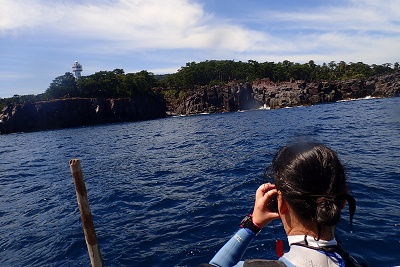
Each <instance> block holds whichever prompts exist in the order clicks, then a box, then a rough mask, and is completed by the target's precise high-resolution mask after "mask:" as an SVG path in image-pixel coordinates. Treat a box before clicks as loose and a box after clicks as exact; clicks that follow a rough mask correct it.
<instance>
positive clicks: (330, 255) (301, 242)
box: [208, 143, 360, 267]
mask: <svg viewBox="0 0 400 267" xmlns="http://www.w3.org/2000/svg"><path fill="white" fill-rule="evenodd" d="M268 170H272V175H273V177H274V178H275V184H270V183H266V184H263V185H261V186H260V187H259V188H258V189H257V191H256V196H255V198H256V200H255V204H254V209H253V213H252V214H251V215H249V216H247V217H245V219H244V220H243V221H242V222H241V229H240V230H239V231H238V232H237V233H236V234H235V235H234V236H233V237H232V238H231V239H230V240H229V241H228V242H227V243H226V244H225V245H224V246H223V247H222V248H221V249H220V251H219V252H218V253H217V254H216V255H215V256H214V257H213V259H212V260H211V261H210V265H212V266H221V267H225V266H285V265H286V266H340V267H343V266H360V265H358V264H357V263H356V262H355V261H354V260H353V259H352V258H351V257H350V256H348V254H347V253H344V252H343V250H342V249H341V248H340V246H339V244H338V243H337V241H336V239H335V226H336V224H337V223H338V222H339V220H340V213H341V209H342V208H344V206H345V205H346V201H347V202H348V203H349V206H350V223H351V221H352V217H353V214H354V211H355V200H354V198H353V197H352V196H350V195H349V194H348V189H347V185H346V176H345V171H344V168H343V165H342V164H341V162H340V160H339V159H338V157H337V155H336V153H335V152H333V151H332V150H331V149H329V148H327V147H326V146H324V145H322V144H318V143H298V144H294V145H291V146H285V147H283V148H281V149H280V150H279V151H278V152H277V153H276V154H275V156H274V159H273V161H272V165H271V168H268V169H267V172H266V173H268ZM274 198H277V207H275V208H276V211H274V209H275V208H274V207H273V205H271V203H273V202H271V200H273V199H274ZM277 218H280V219H281V220H282V223H283V226H284V229H285V232H286V234H287V236H288V241H289V245H290V250H289V252H286V253H285V254H283V248H282V254H283V255H281V257H280V258H279V261H263V260H251V261H245V262H243V261H240V259H241V257H242V256H243V254H244V252H245V250H246V249H247V247H248V245H249V244H250V243H251V241H252V240H253V238H254V237H255V236H256V235H257V234H258V232H259V231H260V230H261V229H262V228H263V227H264V226H266V225H267V224H269V223H270V222H271V221H272V220H274V219H277ZM208 266H209V265H208Z"/></svg>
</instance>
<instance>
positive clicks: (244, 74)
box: [0, 60, 400, 110]
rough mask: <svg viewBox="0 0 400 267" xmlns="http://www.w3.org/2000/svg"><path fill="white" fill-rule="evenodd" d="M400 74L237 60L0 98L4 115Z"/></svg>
mask: <svg viewBox="0 0 400 267" xmlns="http://www.w3.org/2000/svg"><path fill="white" fill-rule="evenodd" d="M399 69H400V66H399V63H398V62H396V63H394V64H392V63H385V64H381V65H377V64H372V65H368V64H365V63H362V62H357V63H353V62H350V63H346V62H344V61H340V62H339V63H336V62H335V61H331V62H329V63H323V64H322V65H317V64H315V62H314V61H313V60H310V61H309V62H308V63H304V64H300V63H294V62H291V61H288V60H285V61H283V62H278V63H275V62H263V63H260V62H257V61H254V60H249V61H248V62H242V61H238V62H236V61H234V60H207V61H203V62H199V63H196V62H189V63H186V65H185V66H183V67H181V68H180V69H179V70H178V71H177V72H176V73H173V74H166V75H154V74H153V73H151V72H148V71H146V70H143V71H140V72H137V73H125V72H124V70H123V69H115V70H113V71H99V72H96V73H94V74H92V75H88V76H82V77H81V78H80V79H76V78H75V77H74V76H73V74H72V73H71V72H66V73H65V74H64V75H62V76H59V77H56V78H55V79H54V80H53V81H52V83H51V84H50V85H49V87H48V88H47V89H46V91H45V92H44V93H42V94H38V95H14V96H13V97H11V98H4V99H2V98H0V110H2V109H3V108H4V107H5V106H7V105H9V104H18V103H26V102H38V101H48V100H52V99H62V98H106V99H108V98H125V97H127V98H129V97H135V96H138V95H149V96H150V95H153V96H155V95H159V94H161V95H162V96H164V97H166V98H168V99H174V98H175V99H178V98H181V97H183V95H184V93H185V92H187V91H190V90H193V89H196V88H198V87H200V86H214V85H224V84H227V83H229V82H238V83H245V82H249V83H251V82H254V81H255V80H257V79H270V80H271V81H272V82H285V81H293V80H303V81H306V82H313V81H334V80H346V79H353V78H357V79H365V78H369V77H371V76H374V75H381V74H389V73H393V72H396V71H398V70H399Z"/></svg>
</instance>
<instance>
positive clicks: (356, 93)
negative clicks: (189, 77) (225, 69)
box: [0, 72, 400, 134]
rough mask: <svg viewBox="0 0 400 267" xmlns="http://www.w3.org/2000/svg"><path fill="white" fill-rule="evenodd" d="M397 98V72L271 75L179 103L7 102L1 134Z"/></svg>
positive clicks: (150, 99) (144, 99)
mask: <svg viewBox="0 0 400 267" xmlns="http://www.w3.org/2000/svg"><path fill="white" fill-rule="evenodd" d="M367 96H371V97H398V96H400V72H397V73H395V74H390V75H381V76H375V77H372V78H369V79H365V80H361V79H352V80H345V81H334V82H311V83H306V82H304V81H292V82H282V83H273V82H271V81H270V80H269V79H263V80H258V81H256V82H254V83H252V84H239V83H234V82H232V83H230V84H228V85H225V86H212V87H201V88H198V89H196V90H192V91H188V92H187V93H186V94H185V96H184V97H183V99H182V100H181V101H176V100H175V101H170V100H168V99H162V98H160V97H159V96H158V95H157V96H153V95H143V96H138V97H136V98H124V99H89V98H75V99H60V100H52V101H46V102H37V103H24V104H16V105H9V106H7V107H5V108H4V109H3V111H2V112H1V114H0V133H1V134H8V133H15V132H31V131H40V130H47V129H58V128H68V127H79V126H85V125H95V124H105V123H114V122H127V121H139V120H150V119H157V118H163V117H166V116H168V115H192V114H199V113H216V112H231V111H238V110H249V109H257V108H260V107H267V108H271V109H276V108H284V107H293V106H304V105H315V104H321V103H329V102H335V101H339V100H347V99H357V98H365V97H367Z"/></svg>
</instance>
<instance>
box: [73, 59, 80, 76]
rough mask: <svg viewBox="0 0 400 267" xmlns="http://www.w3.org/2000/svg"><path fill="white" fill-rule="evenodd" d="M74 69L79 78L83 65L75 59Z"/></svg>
mask: <svg viewBox="0 0 400 267" xmlns="http://www.w3.org/2000/svg"><path fill="white" fill-rule="evenodd" d="M72 71H73V72H74V74H75V78H77V79H79V78H80V77H81V72H82V65H81V64H79V62H78V61H75V63H74V65H72Z"/></svg>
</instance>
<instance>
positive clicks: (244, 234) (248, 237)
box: [210, 228, 256, 267]
mask: <svg viewBox="0 0 400 267" xmlns="http://www.w3.org/2000/svg"><path fill="white" fill-rule="evenodd" d="M255 236H256V235H255V234H254V233H253V232H251V231H250V230H249V229H246V228H241V229H239V231H237V232H236V234H235V235H234V236H232V237H231V239H230V240H229V241H228V242H227V243H226V244H225V245H224V246H223V247H222V248H221V249H220V250H219V251H218V252H217V254H215V256H214V257H213V258H212V260H211V261H210V264H212V265H214V266H219V267H231V266H235V265H236V264H237V263H238V262H239V261H240V259H241V258H242V256H243V254H244V252H245V251H246V249H247V247H248V246H249V245H250V243H251V241H253V238H254V237H255Z"/></svg>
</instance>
